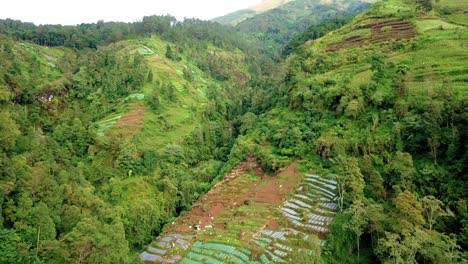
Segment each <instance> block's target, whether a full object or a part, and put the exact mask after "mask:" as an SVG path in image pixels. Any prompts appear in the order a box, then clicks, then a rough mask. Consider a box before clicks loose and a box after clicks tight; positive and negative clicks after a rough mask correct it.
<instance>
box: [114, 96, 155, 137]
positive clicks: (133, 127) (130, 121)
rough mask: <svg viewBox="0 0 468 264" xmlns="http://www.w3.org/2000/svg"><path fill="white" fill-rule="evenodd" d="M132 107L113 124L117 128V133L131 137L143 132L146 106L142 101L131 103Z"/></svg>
mask: <svg viewBox="0 0 468 264" xmlns="http://www.w3.org/2000/svg"><path fill="white" fill-rule="evenodd" d="M130 107H131V110H130V112H128V113H126V114H125V115H123V117H122V118H121V119H120V120H119V121H118V122H117V123H116V124H115V125H114V126H113V127H114V128H115V129H116V133H117V134H118V135H120V136H122V137H124V138H130V137H132V136H134V135H136V134H138V133H140V132H141V129H142V128H143V117H144V116H145V113H146V112H147V109H146V106H144V105H143V104H141V103H131V104H130Z"/></svg>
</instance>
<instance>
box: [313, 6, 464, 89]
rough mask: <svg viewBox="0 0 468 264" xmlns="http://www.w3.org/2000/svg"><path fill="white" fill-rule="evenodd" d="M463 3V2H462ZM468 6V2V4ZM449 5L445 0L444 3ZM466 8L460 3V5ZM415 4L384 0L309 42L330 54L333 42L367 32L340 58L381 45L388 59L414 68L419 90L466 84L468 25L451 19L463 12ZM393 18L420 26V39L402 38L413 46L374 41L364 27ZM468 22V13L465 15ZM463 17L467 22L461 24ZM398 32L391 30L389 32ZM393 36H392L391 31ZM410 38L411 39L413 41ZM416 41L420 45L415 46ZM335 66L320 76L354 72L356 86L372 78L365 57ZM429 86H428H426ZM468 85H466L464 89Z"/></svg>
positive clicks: (363, 53)
mask: <svg viewBox="0 0 468 264" xmlns="http://www.w3.org/2000/svg"><path fill="white" fill-rule="evenodd" d="M443 2H444V6H445V5H448V6H450V5H453V4H454V3H455V2H457V1H443ZM457 3H458V2H457ZM465 5H466V4H465ZM441 7H443V5H442V4H440V7H439V8H438V9H439V10H440V8H441ZM464 8H466V7H463V6H459V9H464ZM414 9H415V6H414V5H411V4H408V3H405V2H404V1H399V0H389V1H382V2H381V3H379V4H378V5H377V6H376V7H374V8H372V10H371V11H370V12H367V13H365V14H363V15H359V16H358V17H356V19H355V20H354V21H353V22H352V23H350V24H349V25H347V26H345V27H343V28H341V29H340V30H338V31H335V32H332V33H330V34H329V35H327V36H326V37H324V38H322V39H320V40H318V41H316V42H315V43H313V45H312V43H309V45H311V47H310V49H312V50H313V51H314V52H318V53H325V54H326V53H327V49H328V48H329V47H330V46H333V45H336V44H339V43H340V42H342V41H345V40H346V39H347V38H348V37H351V36H362V37H363V38H364V39H365V40H364V42H363V43H362V44H360V45H359V47H346V48H342V49H340V50H338V51H337V53H336V57H338V58H346V57H349V54H360V56H359V57H365V56H366V55H368V54H372V53H373V52H375V51H376V50H380V51H382V52H384V53H385V54H386V55H387V56H388V59H387V60H388V61H389V62H393V63H395V64H398V63H405V64H407V65H408V66H409V67H410V69H409V74H410V75H409V76H410V80H409V82H408V84H409V86H410V89H418V88H422V87H423V86H426V85H427V84H430V86H432V87H435V86H437V85H441V84H442V83H443V82H444V81H448V82H450V83H452V85H454V86H455V87H456V88H466V86H465V81H466V78H467V77H468V76H467V74H468V73H467V72H466V59H467V54H466V52H465V51H466V45H465V44H464V41H466V40H467V39H468V32H467V30H466V27H464V26H461V25H457V24H453V23H451V22H450V21H451V20H452V19H454V17H455V18H457V17H458V13H456V14H454V15H448V16H440V15H439V12H438V10H437V9H436V10H434V11H432V12H430V13H429V14H420V15H417V16H416V17H414V16H413V14H414V13H413V11H412V10H414ZM392 19H403V20H405V21H409V22H410V23H411V24H412V25H413V26H414V27H415V30H416V32H417V33H416V34H417V36H416V38H415V39H414V40H413V41H410V40H404V41H403V42H400V43H408V45H407V48H403V49H396V48H395V46H392V45H394V44H395V45H397V44H396V42H393V41H392V40H391V39H387V40H385V41H382V42H377V43H372V39H371V36H370V35H371V32H370V30H369V29H366V28H364V29H363V28H362V27H363V25H365V24H368V23H370V22H371V21H372V22H375V21H386V20H392ZM464 20H465V21H466V16H465V18H464ZM462 23H463V22H462V21H461V23H460V24H462ZM391 34H392V33H391V32H390V33H389V35H391ZM390 38H391V36H390ZM408 41H409V42H408ZM412 43H415V44H416V45H418V46H417V47H416V48H410V47H409V46H410V45H411V44H412ZM341 62H344V63H342V64H341V66H340V67H339V68H337V69H335V70H332V71H328V72H326V73H324V74H322V75H319V76H317V78H318V79H322V80H324V79H327V78H330V77H331V76H336V75H337V74H341V75H350V76H354V77H352V79H351V85H352V87H354V88H358V87H359V85H360V84H363V83H366V82H367V80H369V77H370V70H369V69H370V64H368V63H366V62H365V61H362V60H361V61H358V63H357V64H356V63H346V62H345V61H343V60H341ZM426 88H427V87H426ZM462 90H464V89H462Z"/></svg>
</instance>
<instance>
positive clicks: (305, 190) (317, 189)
mask: <svg viewBox="0 0 468 264" xmlns="http://www.w3.org/2000/svg"><path fill="white" fill-rule="evenodd" d="M335 192H336V181H334V180H329V179H324V178H321V177H319V176H317V175H313V174H308V175H306V178H305V180H304V183H303V184H302V185H301V186H300V187H299V189H298V193H297V194H295V195H294V196H293V198H291V199H289V200H288V201H286V202H285V203H284V207H283V208H281V211H282V212H283V215H284V216H286V217H287V218H288V219H289V221H290V222H291V223H293V224H294V225H295V226H298V227H301V228H304V229H307V230H312V231H315V232H319V233H326V232H328V228H329V226H330V224H331V222H332V221H333V217H334V215H335V213H336V209H337V204H336V202H335V201H336V193H335Z"/></svg>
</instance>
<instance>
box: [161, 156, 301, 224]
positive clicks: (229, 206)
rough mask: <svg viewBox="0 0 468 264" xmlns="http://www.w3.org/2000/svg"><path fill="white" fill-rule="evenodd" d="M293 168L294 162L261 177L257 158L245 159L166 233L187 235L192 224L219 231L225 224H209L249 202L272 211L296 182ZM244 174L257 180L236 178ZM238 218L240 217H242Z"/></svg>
mask: <svg viewBox="0 0 468 264" xmlns="http://www.w3.org/2000/svg"><path fill="white" fill-rule="evenodd" d="M296 166H297V163H292V164H291V165H290V166H288V167H286V168H284V169H283V170H281V171H280V173H279V174H278V175H277V176H268V175H265V174H264V171H263V169H262V167H261V166H260V164H259V163H258V161H257V159H256V158H255V157H249V158H248V159H247V160H246V161H244V162H241V163H240V164H239V165H237V166H236V167H234V169H232V170H231V172H230V173H228V174H227V175H226V176H225V177H224V178H223V180H222V181H221V182H219V183H218V184H216V185H215V186H214V187H213V188H212V189H211V190H210V191H209V192H208V194H207V195H205V196H204V197H202V198H201V199H200V201H199V202H197V203H196V204H195V205H194V206H193V209H192V210H190V211H189V212H187V214H186V215H184V216H182V217H180V218H179V219H177V221H176V222H175V223H174V225H171V226H170V227H169V230H168V231H176V232H191V231H193V230H194V228H195V225H199V226H200V228H201V229H202V230H203V229H206V228H207V226H208V228H210V227H214V228H217V229H223V228H225V224H222V223H216V225H214V224H213V223H214V221H215V220H216V218H217V217H218V216H219V215H220V214H223V213H224V212H230V211H232V210H236V209H237V208H239V207H240V206H243V205H249V204H250V203H252V202H254V203H255V204H263V205H261V206H262V207H267V208H272V209H273V208H275V207H277V206H278V205H281V204H282V203H283V202H284V201H285V200H286V199H287V196H288V195H289V194H290V193H291V192H292V191H293V190H294V188H295V186H296V185H297V183H298V182H299V180H300V179H299V177H298V173H297V172H296ZM246 173H248V174H250V175H254V176H256V177H257V178H258V181H255V180H252V181H248V180H244V178H242V180H240V179H238V177H239V176H241V175H243V174H246ZM257 206H258V205H257ZM226 210H229V211H226ZM239 217H241V218H242V216H239ZM243 220H244V219H243ZM245 220H248V219H245ZM265 220H266V219H265ZM266 221H268V220H266ZM213 225H214V226H213ZM270 225H272V226H273V227H276V228H279V224H278V223H277V222H276V221H275V220H270Z"/></svg>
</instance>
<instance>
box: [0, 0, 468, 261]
mask: <svg viewBox="0 0 468 264" xmlns="http://www.w3.org/2000/svg"><path fill="white" fill-rule="evenodd" d="M294 2H297V3H296V4H299V2H301V1H294ZM294 2H292V3H294ZM351 2H352V3H351V6H353V3H354V1H351ZM292 3H291V4H292ZM361 7H362V6H360V7H357V6H355V8H351V9H350V10H354V11H358V10H360V9H359V8H361ZM466 8H468V6H466V4H462V3H459V2H458V1H455V0H440V1H437V2H432V1H422V0H384V1H381V2H378V3H377V4H375V5H374V6H373V7H372V8H371V9H369V10H368V11H366V12H365V13H363V14H361V15H358V16H357V17H356V18H354V19H352V20H350V19H336V18H334V16H335V15H334V14H335V13H333V15H329V16H324V17H322V18H320V19H317V20H314V21H306V22H304V23H302V22H300V21H297V20H295V21H283V22H284V23H283V25H282V26H284V29H285V30H282V26H278V27H276V26H275V25H276V24H277V23H276V22H277V21H276V20H275V21H273V20H272V19H264V18H265V17H266V18H268V16H270V15H268V14H267V13H265V14H264V15H265V16H262V15H260V16H258V19H261V21H264V23H263V22H262V23H263V24H264V26H265V27H269V28H270V27H271V28H274V29H275V30H277V31H274V32H273V31H272V34H271V35H269V36H267V37H265V36H260V37H258V39H259V40H261V41H262V42H257V41H253V40H251V39H250V38H248V37H245V36H243V35H240V34H238V32H236V30H235V29H232V28H227V27H223V26H221V25H219V24H217V23H213V22H203V21H199V20H185V21H183V22H177V21H175V20H174V19H173V18H172V17H169V16H166V17H157V16H153V17H145V18H143V20H142V21H141V22H136V23H102V22H99V23H97V24H83V25H79V26H73V27H72V26H53V25H46V26H35V25H33V24H29V23H22V22H19V21H13V20H2V21H0V36H1V37H0V107H1V112H0V135H1V136H0V164H1V165H0V208H1V211H0V241H1V243H0V263H70V262H79V263H127V262H135V261H137V260H136V258H135V255H136V254H135V253H136V252H138V251H139V250H141V248H142V247H143V246H144V245H146V244H148V242H149V241H150V240H151V239H152V238H153V237H154V236H155V235H157V234H159V233H160V232H161V230H162V228H163V226H164V225H165V224H167V223H171V222H172V220H173V219H174V217H176V216H178V215H179V214H180V213H182V212H183V211H185V210H188V209H190V207H191V205H192V203H193V202H194V201H196V200H197V199H198V198H199V197H200V195H201V194H203V193H206V192H207V191H208V190H209V189H210V188H211V187H212V185H213V184H214V183H216V181H217V179H219V178H220V177H222V176H223V175H224V174H225V173H226V172H227V171H229V170H230V169H231V168H232V167H233V166H234V165H236V164H237V163H239V162H240V161H242V160H244V159H245V158H247V157H248V156H250V155H255V156H256V157H257V158H258V159H259V161H260V162H261V163H262V165H263V167H264V169H265V170H267V171H269V172H274V171H276V170H278V169H279V168H281V167H283V166H285V165H288V164H289V163H290V162H291V161H293V160H300V165H301V167H303V168H306V169H309V170H312V171H315V172H317V173H320V174H322V175H329V176H330V177H334V178H336V180H337V181H338V187H339V194H340V203H339V204H340V209H341V212H340V213H339V214H338V215H337V216H336V218H335V221H334V224H333V228H332V230H331V233H330V235H329V236H328V239H327V244H326V246H325V247H323V248H322V260H323V261H324V262H325V263H344V262H346V263H379V262H380V263H458V262H463V261H466V258H467V256H466V253H463V252H465V251H466V249H467V247H468V234H467V231H468V227H467V223H468V222H467V218H468V210H467V200H466V199H467V197H466V194H467V193H468V192H467V189H468V188H467V187H468V186H467V183H466V182H467V179H466V175H467V166H466V164H468V154H467V153H468V152H467V145H466V142H467V133H468V127H467V126H468V124H467V111H466V110H467V109H466V107H467V106H466V102H468V98H467V88H466V87H467V85H466V83H467V74H468V72H467V70H466V61H467V56H466V52H465V50H466V44H465V43H466V41H467V39H468V35H467V31H466V26H467V25H468V22H467V18H466V14H464V13H463V12H464V10H466ZM302 11H304V10H303V8H302V9H301V12H302ZM354 11H353V12H354ZM291 12H292V11H291ZM330 12H331V11H330ZM333 12H335V11H333ZM272 14H274V13H272ZM299 14H301V15H304V14H303V13H299ZM325 14H328V13H327V12H325ZM298 16H299V15H298ZM299 17H300V16H299ZM327 17H333V19H332V20H330V21H326V22H323V23H320V24H319V25H317V26H312V27H310V24H311V23H315V22H318V21H319V20H323V19H325V18H327ZM254 19H256V18H255V17H254V18H252V22H249V20H246V21H245V24H243V23H241V25H242V27H244V29H245V28H247V29H248V28H249V24H248V23H253V21H255V20H254ZM262 19H264V20H262ZM349 21H350V22H349ZM296 22H297V23H296ZM348 22H349V23H348ZM263 24H261V25H263ZM241 25H240V27H241ZM338 28H339V29H338ZM251 29H252V28H251ZM335 29H338V30H335ZM333 30H335V31H333ZM247 31H249V30H247ZM330 31H333V32H331V33H329V32H330ZM262 32H269V31H268V30H263V31H262ZM299 32H305V33H301V34H297V33H299ZM327 33H328V34H327ZM293 35H295V37H293ZM324 35H325V36H324ZM258 39H257V40H258ZM290 39H292V41H291V42H289V44H288V45H286V46H284V47H283V46H282V45H284V44H286V43H288V41H289V40H290ZM309 40H313V41H309ZM272 43H274V45H275V49H278V50H279V48H281V49H283V50H284V51H283V53H284V54H283V55H284V56H287V58H285V61H284V62H282V63H281V64H279V63H277V64H273V63H272V62H271V59H270V58H268V57H267V56H265V54H268V53H269V51H268V50H269V49H270V48H271V46H272V45H273V44H272ZM280 43H281V45H280ZM138 111H140V112H141V113H144V117H141V119H138V118H137V120H136V121H135V120H133V121H128V120H130V119H125V116H133V117H135V116H138ZM134 113H137V114H134ZM122 116H123V118H122ZM114 119H117V120H127V121H128V122H129V123H131V122H134V123H131V124H123V125H124V126H121V127H119V126H117V125H116V126H114V127H110V126H107V124H109V122H110V121H112V120H114ZM122 122H123V121H122ZM139 122H140V123H141V124H140V123H139ZM98 135H100V136H98ZM317 250H318V251H320V249H317ZM308 257H310V256H308ZM302 258H306V256H298V259H302ZM315 261H317V260H315Z"/></svg>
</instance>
